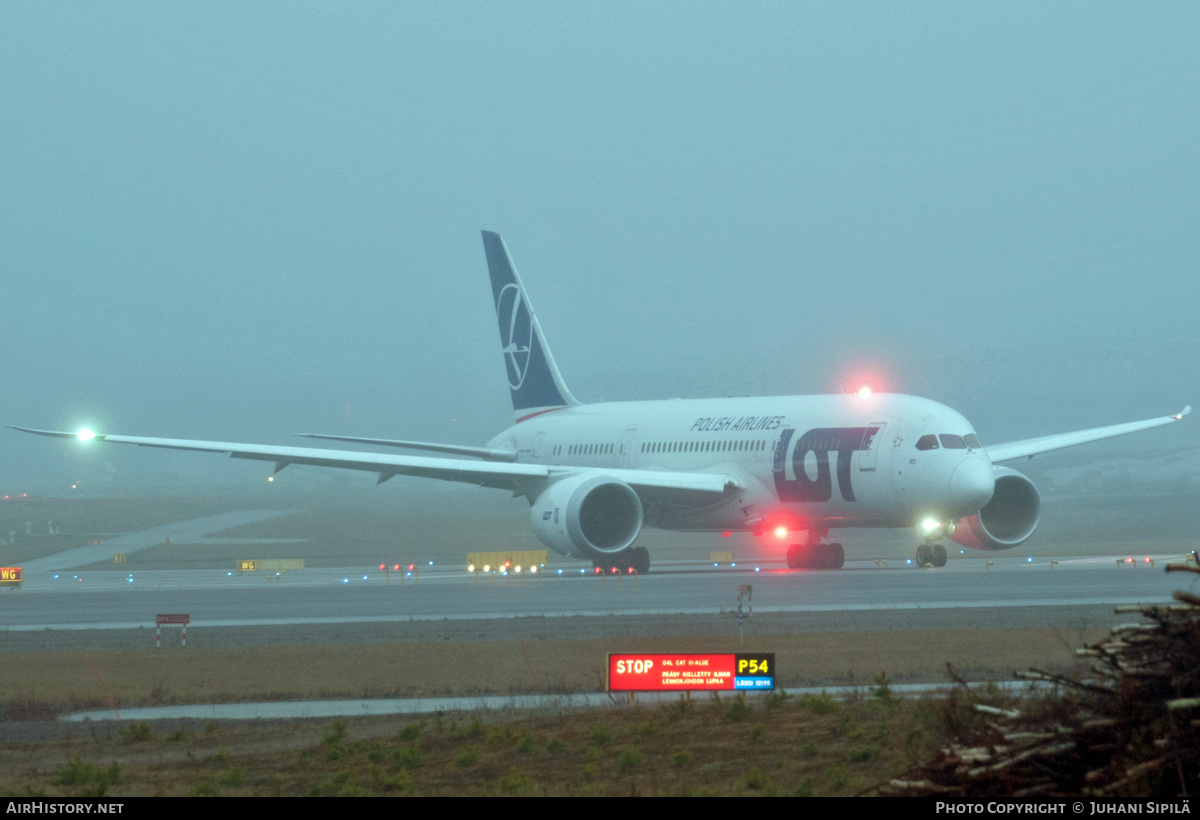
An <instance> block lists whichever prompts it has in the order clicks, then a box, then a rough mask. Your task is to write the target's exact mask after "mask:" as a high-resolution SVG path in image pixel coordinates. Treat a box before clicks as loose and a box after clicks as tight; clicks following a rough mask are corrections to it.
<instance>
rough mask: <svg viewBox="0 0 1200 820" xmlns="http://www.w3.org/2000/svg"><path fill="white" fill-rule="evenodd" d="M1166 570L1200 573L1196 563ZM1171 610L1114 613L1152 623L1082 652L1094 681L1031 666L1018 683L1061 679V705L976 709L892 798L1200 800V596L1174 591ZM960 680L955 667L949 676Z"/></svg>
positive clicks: (894, 784) (894, 786)
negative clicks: (954, 738) (950, 741)
mask: <svg viewBox="0 0 1200 820" xmlns="http://www.w3.org/2000/svg"><path fill="white" fill-rule="evenodd" d="M1167 572H1192V573H1200V569H1197V567H1196V566H1194V565H1191V564H1172V565H1170V566H1168V567H1167ZM1173 597H1174V599H1175V600H1176V601H1178V603H1177V604H1174V605H1170V606H1128V607H1118V608H1117V612H1137V613H1140V614H1141V615H1142V616H1143V617H1144V619H1145V621H1144V622H1142V623H1137V624H1127V625H1124V626H1118V627H1114V628H1113V630H1112V634H1111V635H1110V636H1109V637H1108V638H1106V639H1105V640H1103V641H1101V642H1100V643H1098V644H1095V645H1093V646H1087V647H1085V648H1083V649H1077V650H1076V654H1077V655H1079V656H1081V657H1082V658H1086V659H1090V660H1091V662H1092V665H1091V670H1092V673H1094V677H1092V676H1089V679H1086V680H1079V681H1076V680H1070V679H1068V678H1064V677H1060V676H1057V675H1050V674H1048V673H1046V672H1042V671H1040V670H1036V669H1031V670H1030V671H1029V672H1026V673H1018V677H1021V678H1024V679H1028V680H1035V681H1046V682H1051V683H1054V684H1056V685H1058V686H1060V687H1061V691H1062V694H1061V696H1058V697H1056V698H1054V699H1053V700H1054V705H1048V704H1047V702H1046V701H1045V700H1043V701H1040V702H1037V701H1035V700H1033V699H1031V700H1029V701H1027V702H1026V703H1025V704H1024V705H1022V706H1021V709H1020V710H1019V711H1018V710H1016V709H1011V710H1010V709H1002V708H998V707H996V706H989V705H985V704H980V703H973V704H970V705H971V707H972V708H973V709H974V715H973V717H975V719H974V720H972V721H970V723H969V726H968V727H967V729H966V731H965V732H964V733H963V734H962V736H961V737H960V738H959V740H960V742H958V743H953V744H951V745H950V746H948V747H947V748H944V749H942V750H941V752H940V754H938V756H937V758H936V759H935V760H934V761H933V762H932V763H930V764H928V765H926V766H923V767H921V768H920V769H919V770H916V771H913V772H910V774H909V775H908V776H907V777H906V778H904V779H899V780H892V781H891V782H890V783H889V784H887V785H886V786H884V787H882V788H881V791H882V792H883V793H884V794H891V795H951V796H953V795H964V796H969V795H995V796H1009V797H1025V796H1052V795H1053V796H1065V795H1095V796H1099V795H1116V796H1160V797H1175V796H1188V795H1191V794H1200V597H1198V596H1195V595H1192V594H1190V593H1187V592H1176V593H1175V594H1174V596H1173ZM952 674H953V671H952Z"/></svg>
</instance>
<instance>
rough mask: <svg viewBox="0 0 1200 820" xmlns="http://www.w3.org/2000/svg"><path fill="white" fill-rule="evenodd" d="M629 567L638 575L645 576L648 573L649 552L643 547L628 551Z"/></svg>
mask: <svg viewBox="0 0 1200 820" xmlns="http://www.w3.org/2000/svg"><path fill="white" fill-rule="evenodd" d="M629 566H631V567H633V571H634V572H636V573H637V574H638V575H645V574H646V573H647V572H649V571H650V550H648V549H646V548H645V547H634V548H633V549H631V550H630V551H629Z"/></svg>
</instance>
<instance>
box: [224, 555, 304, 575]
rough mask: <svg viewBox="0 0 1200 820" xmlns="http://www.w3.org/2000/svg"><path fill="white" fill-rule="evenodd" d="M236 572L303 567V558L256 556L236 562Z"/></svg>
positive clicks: (271, 570) (284, 569)
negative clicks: (252, 558)
mask: <svg viewBox="0 0 1200 820" xmlns="http://www.w3.org/2000/svg"><path fill="white" fill-rule="evenodd" d="M237 569H238V572H255V571H257V570H264V571H265V572H286V571H287V570H292V569H304V559H303V558H256V559H254V560H249V561H247V560H242V561H238V562H237Z"/></svg>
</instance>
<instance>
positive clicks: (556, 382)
mask: <svg viewBox="0 0 1200 820" xmlns="http://www.w3.org/2000/svg"><path fill="white" fill-rule="evenodd" d="M483 250H484V253H485V254H486V255H487V263H488V272H489V273H490V274H491V277H492V296H493V298H494V299H495V304H496V318H497V319H498V320H499V323H500V344H501V345H502V346H503V349H504V365H505V370H506V371H507V373H508V386H509V388H510V390H511V391H512V402H513V411H514V412H515V413H516V417H517V421H518V422H521V421H524V420H525V419H527V418H531V417H533V416H536V415H539V414H541V413H545V412H547V411H549V410H557V409H559V408H562V407H570V406H573V405H577V404H579V402H578V401H576V400H575V397H574V396H572V395H571V391H570V390H568V389H567V386H566V384H565V383H564V382H563V378H562V375H561V374H560V373H559V372H558V367H557V365H555V364H554V357H553V356H551V355H550V348H549V346H547V344H546V338H545V336H543V335H542V328H541V325H539V324H538V320H537V315H536V314H535V313H534V312H533V305H531V304H530V302H529V296H528V295H527V294H526V293H525V286H524V285H523V284H521V279H520V277H519V276H517V268H516V266H515V265H514V264H513V261H512V257H511V256H510V255H509V253H508V248H507V247H506V246H505V244H504V240H503V239H501V238H500V234H498V233H493V232H491V231H484V232H483Z"/></svg>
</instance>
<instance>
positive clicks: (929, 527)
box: [921, 518, 941, 532]
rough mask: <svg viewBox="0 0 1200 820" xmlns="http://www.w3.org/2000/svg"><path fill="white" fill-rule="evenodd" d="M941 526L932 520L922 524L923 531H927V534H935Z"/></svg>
mask: <svg viewBox="0 0 1200 820" xmlns="http://www.w3.org/2000/svg"><path fill="white" fill-rule="evenodd" d="M940 526H941V524H939V523H938V522H936V521H934V520H933V519H932V518H926V519H925V520H924V521H922V522H921V529H923V530H925V532H933V531H934V530H936V529H937V528H938V527H940Z"/></svg>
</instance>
